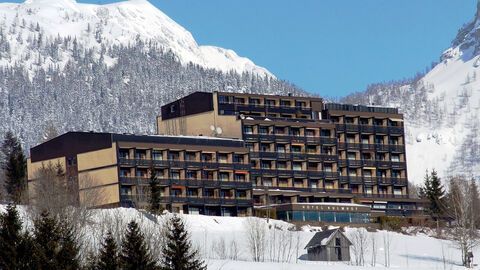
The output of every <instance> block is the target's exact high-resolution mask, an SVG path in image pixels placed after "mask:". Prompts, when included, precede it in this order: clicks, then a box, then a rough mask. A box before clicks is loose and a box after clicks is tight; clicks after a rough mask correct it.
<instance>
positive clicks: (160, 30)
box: [0, 0, 273, 76]
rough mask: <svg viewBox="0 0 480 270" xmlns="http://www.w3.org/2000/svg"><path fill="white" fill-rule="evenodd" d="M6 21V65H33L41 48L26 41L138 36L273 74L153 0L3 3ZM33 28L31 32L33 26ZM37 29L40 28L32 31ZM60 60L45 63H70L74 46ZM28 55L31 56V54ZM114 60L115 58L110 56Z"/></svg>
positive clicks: (94, 41)
mask: <svg viewBox="0 0 480 270" xmlns="http://www.w3.org/2000/svg"><path fill="white" fill-rule="evenodd" d="M0 26H2V30H3V31H7V32H8V34H9V35H8V38H9V42H10V45H11V48H10V50H11V51H12V54H11V57H9V58H2V59H1V61H0V65H7V64H8V65H14V64H15V63H20V62H21V63H23V64H24V65H25V66H27V67H30V68H32V69H35V68H38V67H39V65H34V63H35V61H36V60H37V59H38V55H40V54H41V52H38V51H35V50H32V48H31V47H29V46H31V43H30V42H28V41H27V42H25V41H24V40H26V39H27V40H32V41H33V40H38V39H43V40H46V41H48V40H54V39H56V38H63V37H68V36H70V37H72V38H76V41H77V44H78V46H81V47H84V48H95V49H96V53H97V54H98V52H99V50H100V49H101V47H102V46H106V47H109V46H111V45H119V44H123V45H127V44H133V43H135V41H136V40H138V39H142V40H153V41H155V42H157V43H158V44H159V45H160V46H162V47H163V48H165V49H167V50H171V51H172V52H173V53H174V54H175V55H176V56H177V57H178V60H179V61H180V62H181V63H182V64H187V63H189V62H192V63H194V64H198V65H200V66H202V67H205V68H214V69H217V70H220V71H223V72H228V71H230V70H233V71H236V72H238V73H242V72H244V71H248V72H252V73H254V74H259V75H262V76H265V75H268V76H273V75H272V74H271V73H270V72H269V71H268V70H266V69H265V68H263V67H259V66H256V65H255V64H254V63H253V62H252V61H251V60H249V59H248V58H245V57H240V56H238V55H237V54H236V53H235V52H234V51H232V50H228V49H223V48H219V47H214V46H199V45H198V44H197V42H196V41H195V39H194V38H193V37H192V34H191V33H190V32H188V31H187V30H186V29H185V28H183V27H182V26H180V25H179V24H177V23H176V22H175V21H173V20H172V19H170V18H169V17H168V16H167V15H165V14H164V13H163V12H161V11H160V10H158V9H157V8H156V7H154V6H153V5H152V4H150V3H149V2H148V1H147V0H129V1H124V2H118V3H114V4H108V5H93V4H81V3H77V2H76V1H75V0H54V1H52V0H27V1H25V2H24V3H20V4H14V3H2V4H0ZM29 30H30V31H29ZM32 30H36V31H32ZM58 54H59V56H58V58H57V59H51V58H50V59H48V58H47V59H45V61H44V62H43V63H42V65H40V66H41V67H43V68H44V69H46V67H48V66H49V65H59V66H61V67H62V66H63V65H65V63H66V61H67V60H68V59H69V57H71V54H70V53H69V52H68V51H64V50H59V52H58ZM27 55H28V59H26V58H27V57H26V56H27ZM104 61H105V63H107V64H110V65H111V64H113V63H114V61H115V59H108V58H105V59H104Z"/></svg>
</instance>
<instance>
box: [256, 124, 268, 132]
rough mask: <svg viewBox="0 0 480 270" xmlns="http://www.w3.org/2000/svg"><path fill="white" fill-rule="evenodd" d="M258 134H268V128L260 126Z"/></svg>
mask: <svg viewBox="0 0 480 270" xmlns="http://www.w3.org/2000/svg"><path fill="white" fill-rule="evenodd" d="M258 133H259V134H268V127H266V126H259V127H258Z"/></svg>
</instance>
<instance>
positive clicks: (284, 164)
mask: <svg viewBox="0 0 480 270" xmlns="http://www.w3.org/2000/svg"><path fill="white" fill-rule="evenodd" d="M277 169H280V170H285V169H287V162H286V161H277Z"/></svg>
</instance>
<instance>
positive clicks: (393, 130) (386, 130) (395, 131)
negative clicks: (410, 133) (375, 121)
mask: <svg viewBox="0 0 480 270" xmlns="http://www.w3.org/2000/svg"><path fill="white" fill-rule="evenodd" d="M335 128H336V129H337V132H353V133H359V132H361V133H368V134H373V133H379V134H385V135H387V134H392V135H403V127H392V126H370V125H353V124H336V125H335Z"/></svg>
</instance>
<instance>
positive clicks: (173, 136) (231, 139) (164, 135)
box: [132, 134, 243, 142]
mask: <svg viewBox="0 0 480 270" xmlns="http://www.w3.org/2000/svg"><path fill="white" fill-rule="evenodd" d="M132 135H134V136H151V137H166V138H186V139H203V140H226V141H241V142H243V141H242V140H240V139H235V138H224V137H212V136H186V135H166V134H155V135H137V134H132Z"/></svg>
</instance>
